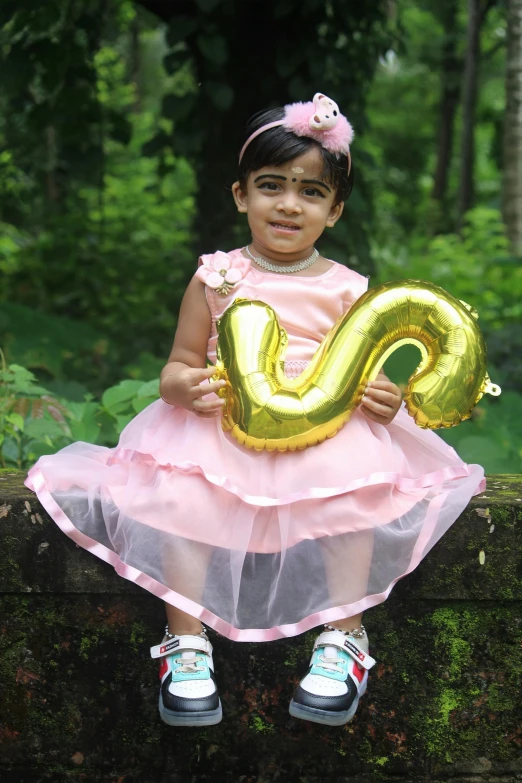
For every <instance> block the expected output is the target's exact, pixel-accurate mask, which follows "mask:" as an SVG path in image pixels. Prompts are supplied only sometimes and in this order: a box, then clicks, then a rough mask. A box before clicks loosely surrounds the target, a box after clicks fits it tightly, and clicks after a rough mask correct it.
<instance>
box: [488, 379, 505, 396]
mask: <svg viewBox="0 0 522 783" xmlns="http://www.w3.org/2000/svg"><path fill="white" fill-rule="evenodd" d="M501 391H502V389H501V388H500V386H499V385H498V383H491V381H490V379H489V378H488V377H486V384H485V386H484V394H491V396H492V397H499V396H500V393H501Z"/></svg>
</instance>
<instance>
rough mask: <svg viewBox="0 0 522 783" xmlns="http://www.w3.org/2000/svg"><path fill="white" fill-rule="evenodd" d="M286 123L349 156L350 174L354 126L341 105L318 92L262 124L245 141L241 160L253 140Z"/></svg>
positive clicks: (337, 152)
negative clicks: (280, 118)
mask: <svg viewBox="0 0 522 783" xmlns="http://www.w3.org/2000/svg"><path fill="white" fill-rule="evenodd" d="M280 125H282V126H283V127H285V128H286V130H289V131H292V133H295V135H296V136H308V137H309V138H311V139H315V141H318V142H319V144H320V145H321V146H322V147H324V148H325V149H327V150H328V151H329V152H333V153H335V154H337V155H339V154H340V153H342V154H344V155H346V156H347V157H348V174H349V173H350V169H351V168H352V159H351V156H350V144H351V143H352V140H353V128H352V126H351V125H350V123H349V122H348V120H347V119H346V117H345V116H344V115H343V114H341V112H340V111H339V107H338V106H337V104H336V103H335V101H332V100H331V99H330V98H327V97H326V95H323V94H322V93H320V92H318V93H316V94H315V95H314V99H313V101H308V102H307V103H289V104H287V105H286V106H285V116H284V117H283V119H282V120H275V122H269V123H267V125H262V126H261V128H258V129H257V130H256V131H254V133H252V135H251V136H249V137H248V139H247V140H246V141H245V143H244V144H243V148H242V150H241V152H240V153H239V162H240V163H241V160H242V158H243V155H244V152H245V150H246V148H247V147H248V145H249V144H250V142H251V141H252V140H253V139H255V138H256V137H257V136H259V135H260V134H261V133H264V132H265V131H267V130H270V128H277V127H278V126H280Z"/></svg>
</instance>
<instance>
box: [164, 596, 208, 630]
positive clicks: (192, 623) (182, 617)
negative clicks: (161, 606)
mask: <svg viewBox="0 0 522 783" xmlns="http://www.w3.org/2000/svg"><path fill="white" fill-rule="evenodd" d="M165 611H166V613H167V626H168V629H169V631H170V633H172V634H176V636H182V635H184V634H196V635H197V634H199V633H201V632H202V630H203V626H202V625H201V621H200V620H198V619H197V617H192V616H191V615H190V614H187V613H186V612H182V611H181V609H178V608H177V607H176V606H172V604H168V603H167V602H165Z"/></svg>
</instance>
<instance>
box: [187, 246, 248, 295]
mask: <svg viewBox="0 0 522 783" xmlns="http://www.w3.org/2000/svg"><path fill="white" fill-rule="evenodd" d="M200 261H201V266H200V267H199V268H198V270H197V272H196V277H199V279H200V280H202V281H203V282H204V283H205V285H207V286H208V287H209V288H212V289H213V290H214V291H216V293H218V294H222V295H223V296H227V295H228V294H229V293H230V291H231V290H232V289H233V288H234V286H235V285H236V283H239V281H240V280H242V279H243V278H244V277H245V275H246V274H247V272H248V270H249V269H250V261H249V259H248V258H244V257H243V256H242V255H241V254H240V253H235V254H234V255H229V254H228V253H223V252H222V251H221V250H218V251H217V253H212V254H211V255H205V256H201V259H200Z"/></svg>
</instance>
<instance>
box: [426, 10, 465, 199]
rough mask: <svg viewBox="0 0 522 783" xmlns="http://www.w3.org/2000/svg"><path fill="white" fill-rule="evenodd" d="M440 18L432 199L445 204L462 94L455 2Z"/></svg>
mask: <svg viewBox="0 0 522 783" xmlns="http://www.w3.org/2000/svg"><path fill="white" fill-rule="evenodd" d="M443 10H444V13H443V17H442V19H441V21H442V24H443V26H444V47H443V53H442V69H441V84H442V91H441V98H440V105H439V130H438V139H437V165H436V168H435V177H434V183H433V191H432V197H433V198H434V199H435V200H436V201H440V202H443V201H444V199H445V197H446V190H447V186H448V171H449V166H450V163H451V154H452V151H453V128H454V124H455V113H456V111H457V106H458V103H459V95H460V68H461V62H460V59H459V57H458V55H457V35H458V29H457V11H458V6H457V2H456V0H451V2H449V3H448V4H447V5H446V6H444V9H443Z"/></svg>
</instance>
